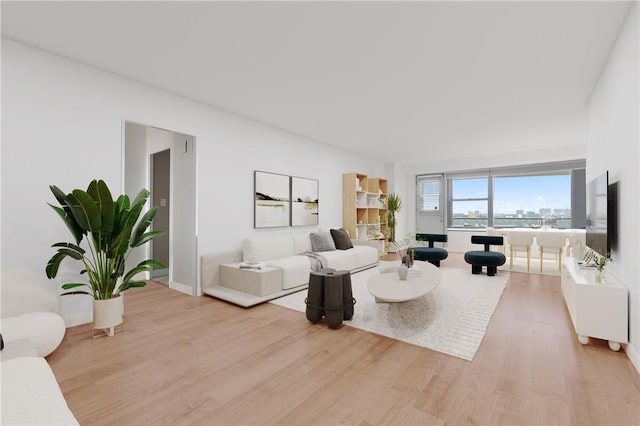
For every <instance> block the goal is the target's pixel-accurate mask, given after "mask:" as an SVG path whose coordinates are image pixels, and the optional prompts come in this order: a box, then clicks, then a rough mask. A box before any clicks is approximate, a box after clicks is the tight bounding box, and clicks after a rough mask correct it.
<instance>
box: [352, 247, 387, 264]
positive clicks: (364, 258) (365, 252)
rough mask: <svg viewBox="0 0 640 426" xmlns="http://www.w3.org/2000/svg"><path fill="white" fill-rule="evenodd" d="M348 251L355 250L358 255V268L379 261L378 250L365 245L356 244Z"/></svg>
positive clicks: (356, 255)
mask: <svg viewBox="0 0 640 426" xmlns="http://www.w3.org/2000/svg"><path fill="white" fill-rule="evenodd" d="M348 252H353V254H354V255H355V257H356V266H355V267H356V268H361V267H363V266H367V265H372V264H375V263H378V257H379V255H378V250H377V249H375V248H373V247H370V246H365V245H355V246H354V247H353V248H352V249H349V250H348Z"/></svg>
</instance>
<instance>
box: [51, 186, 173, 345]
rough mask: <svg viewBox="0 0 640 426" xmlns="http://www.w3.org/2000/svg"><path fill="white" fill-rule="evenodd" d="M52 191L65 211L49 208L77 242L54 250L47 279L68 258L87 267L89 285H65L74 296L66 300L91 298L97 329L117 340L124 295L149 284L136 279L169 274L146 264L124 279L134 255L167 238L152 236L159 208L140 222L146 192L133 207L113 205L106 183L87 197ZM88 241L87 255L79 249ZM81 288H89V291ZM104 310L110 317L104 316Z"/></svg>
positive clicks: (125, 202)
mask: <svg viewBox="0 0 640 426" xmlns="http://www.w3.org/2000/svg"><path fill="white" fill-rule="evenodd" d="M50 189H51V192H52V193H53V195H54V196H55V198H56V200H58V202H59V203H60V206H61V207H57V206H54V205H51V204H49V205H50V206H51V207H52V208H53V209H54V210H55V211H56V213H58V215H59V216H60V217H61V218H62V220H63V221H64V223H65V225H67V228H68V229H69V231H70V232H71V235H72V236H73V238H74V242H73V243H70V242H59V243H56V244H54V245H53V246H52V247H56V249H57V252H56V254H54V255H53V256H52V257H51V259H50V260H49V262H48V263H47V266H46V273H47V277H48V278H50V279H51V278H55V277H56V275H57V273H58V269H59V267H60V263H61V262H62V260H63V259H65V258H66V257H70V258H71V259H74V260H78V261H80V262H82V264H83V270H82V272H81V274H84V273H86V274H87V280H88V284H87V283H67V284H63V286H62V288H63V289H64V290H70V291H66V292H65V293H63V294H62V295H68V294H88V295H90V296H92V297H93V299H94V329H96V328H97V329H106V333H107V335H109V336H112V335H113V333H114V332H115V327H116V326H118V325H121V324H122V297H121V295H122V293H123V292H124V291H125V290H128V289H130V288H133V287H144V286H145V285H146V283H145V282H144V281H140V280H137V279H135V276H136V275H137V274H139V273H141V272H149V271H151V270H152V269H153V268H164V265H163V264H162V263H161V262H158V261H157V260H155V259H147V260H144V261H142V262H140V263H139V264H138V265H137V266H135V267H133V268H131V269H130V270H129V271H127V272H126V273H125V261H126V259H127V257H128V256H129V254H130V253H131V251H132V250H133V249H134V248H136V247H140V246H142V245H144V244H146V243H148V242H149V241H151V240H153V239H154V238H156V237H159V236H161V235H163V234H164V232H163V231H161V230H153V231H147V229H148V228H149V227H150V226H151V223H152V222H153V218H154V217H155V215H156V212H157V210H158V208H157V207H153V208H151V209H150V210H149V211H147V212H146V213H145V214H144V215H142V217H141V218H140V215H141V214H142V210H143V209H144V205H145V204H146V202H147V199H148V198H149V195H150V193H149V191H147V190H146V189H143V190H141V191H140V193H139V194H138V195H137V196H136V198H135V199H134V200H133V202H130V201H129V197H128V196H127V195H120V196H119V197H118V199H117V200H115V201H114V200H113V198H112V196H111V192H110V191H109V188H108V187H107V185H106V184H105V183H104V181H102V180H99V181H97V180H93V181H92V182H91V183H90V184H89V187H88V188H87V190H86V191H83V190H80V189H74V190H73V191H72V192H71V193H70V194H65V193H64V192H63V191H62V190H60V189H59V188H58V187H56V186H50ZM138 218H140V220H138ZM85 236H86V243H85V245H86V246H87V247H88V251H87V250H85V249H84V248H82V247H81V246H80V245H81V244H82V242H83V239H84V237H85ZM80 287H86V288H88V291H87V290H86V289H79V288H80ZM113 299H116V300H113ZM101 301H110V302H109V303H101ZM95 302H98V303H95ZM102 305H109V306H110V308H103V307H102ZM103 309H107V310H109V311H110V312H108V313H105V312H103Z"/></svg>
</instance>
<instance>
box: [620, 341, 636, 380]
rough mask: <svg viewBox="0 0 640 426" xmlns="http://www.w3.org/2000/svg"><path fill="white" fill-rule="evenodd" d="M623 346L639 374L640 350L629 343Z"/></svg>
mask: <svg viewBox="0 0 640 426" xmlns="http://www.w3.org/2000/svg"><path fill="white" fill-rule="evenodd" d="M622 346H623V349H624V353H626V354H627V357H628V358H629V360H630V361H631V364H633V366H634V367H635V368H636V371H637V372H638V374H640V356H638V352H637V351H636V349H635V348H634V347H633V346H631V345H630V344H628V343H627V344H625V345H622Z"/></svg>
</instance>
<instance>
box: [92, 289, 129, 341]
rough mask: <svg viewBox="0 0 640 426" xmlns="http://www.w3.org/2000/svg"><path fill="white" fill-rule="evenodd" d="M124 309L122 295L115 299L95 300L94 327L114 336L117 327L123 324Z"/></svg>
mask: <svg viewBox="0 0 640 426" xmlns="http://www.w3.org/2000/svg"><path fill="white" fill-rule="evenodd" d="M123 309H124V305H123V298H122V296H118V297H114V298H113V299H105V300H94V301H93V328H94V329H99V330H105V333H106V334H107V335H108V336H113V335H114V333H115V327H116V326H118V325H120V324H122V321H123V319H122V312H123Z"/></svg>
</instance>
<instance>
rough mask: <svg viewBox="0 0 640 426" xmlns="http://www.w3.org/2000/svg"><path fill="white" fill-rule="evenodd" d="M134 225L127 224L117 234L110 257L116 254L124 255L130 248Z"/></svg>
mask: <svg viewBox="0 0 640 426" xmlns="http://www.w3.org/2000/svg"><path fill="white" fill-rule="evenodd" d="M132 228H133V225H129V224H127V225H125V228H123V229H122V230H121V231H120V234H118V236H116V238H115V240H113V242H112V243H111V249H110V251H109V257H111V258H115V257H116V256H124V254H125V253H126V252H127V249H128V248H129V240H130V239H131V231H132Z"/></svg>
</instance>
